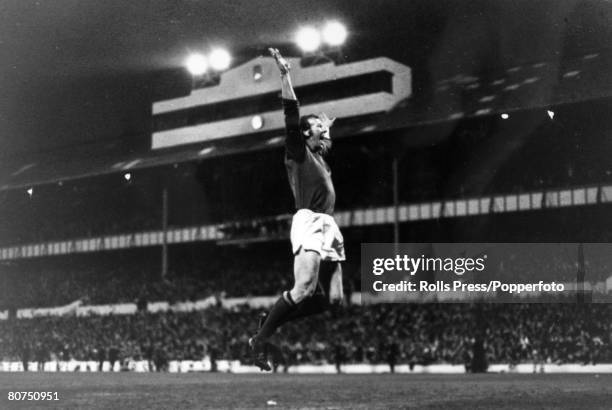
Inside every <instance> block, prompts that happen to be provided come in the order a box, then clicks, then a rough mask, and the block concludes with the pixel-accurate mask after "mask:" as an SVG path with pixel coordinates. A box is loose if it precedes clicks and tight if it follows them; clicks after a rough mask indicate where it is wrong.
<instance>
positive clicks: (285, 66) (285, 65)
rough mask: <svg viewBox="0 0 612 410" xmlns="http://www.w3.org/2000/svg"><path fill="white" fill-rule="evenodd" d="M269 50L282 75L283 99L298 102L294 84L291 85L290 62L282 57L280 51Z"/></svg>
mask: <svg viewBox="0 0 612 410" xmlns="http://www.w3.org/2000/svg"><path fill="white" fill-rule="evenodd" d="M268 50H269V51H270V54H272V57H274V60H276V65H277V66H278V70H279V71H280V74H281V87H282V88H281V95H282V97H283V99H284V100H295V101H297V97H296V95H295V91H294V90H293V84H291V74H290V73H289V71H290V70H291V66H290V65H289V62H288V61H287V60H285V59H284V58H283V56H281V54H280V53H279V51H278V49H276V48H269V49H268Z"/></svg>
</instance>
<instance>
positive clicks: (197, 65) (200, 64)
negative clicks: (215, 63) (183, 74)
mask: <svg viewBox="0 0 612 410" xmlns="http://www.w3.org/2000/svg"><path fill="white" fill-rule="evenodd" d="M185 66H186V67H187V70H189V72H190V73H191V74H192V75H202V74H204V73H205V72H206V70H208V61H207V60H206V57H204V56H203V55H202V54H192V55H190V56H189V57H187V60H186V61H185Z"/></svg>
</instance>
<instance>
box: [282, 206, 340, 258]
mask: <svg viewBox="0 0 612 410" xmlns="http://www.w3.org/2000/svg"><path fill="white" fill-rule="evenodd" d="M291 246H292V248H293V254H294V255H295V254H297V253H298V252H299V251H300V249H304V250H308V251H315V252H317V253H318V254H319V255H321V260H324V261H330V262H340V261H343V260H345V259H346V257H345V255H344V238H343V237H342V234H341V233H340V228H338V225H337V224H336V221H334V218H333V217H332V216H330V215H327V214H320V213H316V212H313V211H311V210H310V209H300V210H298V211H297V212H296V214H295V215H293V220H292V221H291Z"/></svg>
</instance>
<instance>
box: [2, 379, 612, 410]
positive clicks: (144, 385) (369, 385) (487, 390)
mask: <svg viewBox="0 0 612 410" xmlns="http://www.w3.org/2000/svg"><path fill="white" fill-rule="evenodd" d="M9 391H52V392H58V395H59V401H45V402H40V401H39V402H34V401H20V402H16V401H8V400H7V394H8V392H9ZM0 394H1V396H0V409H12V408H39V409H49V408H60V409H117V410H119V409H204V408H205V409H225V408H235V409H253V408H257V409H286V408H289V409H302V408H308V409H399V408H414V409H462V410H466V409H474V408H479V409H492V408H499V409H518V408H521V409H522V408H525V409H559V408H565V409H584V408H589V409H610V408H612V375H593V374H584V375H546V374H537V375H516V374H483V375H469V374H468V375H407V374H398V375H389V374H387V375H294V374H289V375H283V374H276V375H275V374H256V375H255V374H254V375H232V374H209V373H207V374H196V373H191V374H159V373H158V374H147V373H101V374H100V373H0ZM270 401H272V402H275V403H276V404H274V403H272V402H270ZM269 402H270V403H271V404H268V403H269Z"/></svg>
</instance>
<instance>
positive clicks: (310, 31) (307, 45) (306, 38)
mask: <svg viewBox="0 0 612 410" xmlns="http://www.w3.org/2000/svg"><path fill="white" fill-rule="evenodd" d="M295 42H296V43H297V45H298V46H299V47H300V48H301V49H302V50H303V51H305V52H307V53H311V52H313V51H316V50H317V48H319V46H320V45H321V35H320V34H319V32H318V31H317V30H316V29H314V28H313V27H303V28H301V29H300V30H299V31H298V32H297V34H296V36H295Z"/></svg>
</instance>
